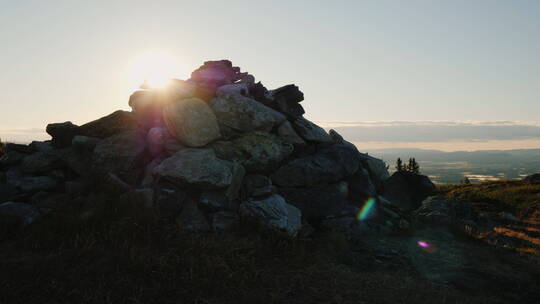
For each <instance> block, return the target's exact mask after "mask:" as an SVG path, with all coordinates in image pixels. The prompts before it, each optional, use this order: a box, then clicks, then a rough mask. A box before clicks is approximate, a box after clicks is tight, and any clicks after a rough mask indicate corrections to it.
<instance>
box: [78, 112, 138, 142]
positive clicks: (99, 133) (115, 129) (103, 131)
mask: <svg viewBox="0 0 540 304" xmlns="http://www.w3.org/2000/svg"><path fill="white" fill-rule="evenodd" d="M136 127H137V121H136V120H135V116H134V115H133V114H132V113H130V112H127V111H121V110H119V111H116V112H113V113H111V114H109V115H107V116H105V117H102V118H100V119H97V120H94V121H91V122H89V123H86V124H84V125H82V126H80V127H79V133H78V135H84V136H88V137H97V138H107V137H110V136H113V135H116V134H119V133H123V132H127V131H133V130H135V128H136ZM72 139H73V138H72ZM70 143H71V140H70Z"/></svg>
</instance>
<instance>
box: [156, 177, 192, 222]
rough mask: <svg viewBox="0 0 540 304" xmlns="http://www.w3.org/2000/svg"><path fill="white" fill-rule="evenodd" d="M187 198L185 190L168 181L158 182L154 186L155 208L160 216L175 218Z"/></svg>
mask: <svg viewBox="0 0 540 304" xmlns="http://www.w3.org/2000/svg"><path fill="white" fill-rule="evenodd" d="M186 198H187V194H186V192H185V191H182V190H181V189H178V188H177V187H175V186H174V185H170V184H168V183H160V184H158V185H157V187H156V200H155V204H156V209H157V210H158V212H159V215H160V216H161V217H162V218H169V219H172V218H176V217H177V216H178V214H180V211H182V207H183V206H184V201H185V200H186Z"/></svg>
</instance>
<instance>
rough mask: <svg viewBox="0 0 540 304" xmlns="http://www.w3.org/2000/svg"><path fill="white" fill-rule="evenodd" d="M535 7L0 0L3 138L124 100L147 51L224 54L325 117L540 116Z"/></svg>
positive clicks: (181, 66) (191, 59) (173, 62)
mask: <svg viewBox="0 0 540 304" xmlns="http://www.w3.org/2000/svg"><path fill="white" fill-rule="evenodd" d="M538 16H540V1H535V0H531V1H520V0H514V1H497V0H490V1H483V0H476V1H458V0H455V1H427V0H426V1H415V0H410V1H384V0H377V1H315V0H311V1H292V0H289V1H264V2H263V1H205V0H199V1H182V0H175V1H136V0H130V1H111V0H109V1H73V0H71V1H61V0H56V1H54V0H51V1H30V0H18V1H13V0H0V45H1V47H0V91H1V94H0V137H3V138H7V139H10V140H27V139H28V138H29V137H31V136H36V138H39V137H43V136H44V135H43V130H44V128H45V126H46V124H47V123H50V122H63V121H72V122H74V123H77V124H82V123H85V122H87V121H90V120H93V119H96V118H98V117H101V116H103V115H106V114H109V113H111V112H113V111H115V110H117V109H125V110H129V107H128V105H127V101H128V98H129V95H130V94H131V93H132V91H133V90H134V89H135V88H136V86H137V84H138V82H140V81H141V77H142V76H141V74H143V73H144V71H142V70H144V65H143V66H142V67H141V65H140V64H139V63H140V62H139V61H140V58H143V57H144V56H146V55H147V54H159V55H160V56H163V57H166V58H167V60H168V61H167V63H170V64H169V65H168V66H167V67H166V70H168V72H169V73H170V74H171V75H170V76H171V77H177V78H187V77H189V74H190V72H191V71H192V70H194V69H195V68H197V67H198V66H199V65H201V64H202V62H203V61H206V60H216V59H224V58H227V59H230V60H231V61H233V63H234V64H235V65H237V66H240V67H241V68H242V70H244V71H248V72H250V73H251V74H253V75H254V76H255V77H256V78H257V80H260V81H262V82H263V84H265V85H266V86H267V87H268V88H270V89H271V88H276V87H279V86H281V85H285V84H289V83H295V84H297V85H299V86H300V88H301V90H302V91H303V92H304V95H305V98H306V99H305V101H304V102H303V106H304V108H305V109H306V112H307V114H306V117H308V118H309V119H312V120H314V121H317V122H322V123H324V122H374V123H380V122H388V121H391V122H396V121H397V122H399V121H406V122H409V123H412V124H415V123H417V124H418V125H419V126H424V127H425V124H424V122H426V121H430V122H437V121H444V122H468V123H477V122H501V121H505V122H511V123H513V124H520V125H524V126H530V125H535V124H537V123H539V122H540V115H539V114H540V18H539V17H538ZM138 60H139V61H138ZM138 62H139V63H138ZM167 63H166V64H167ZM156 64H158V63H156ZM159 64H163V63H159ZM143 79H144V78H143ZM503 126H506V124H503ZM447 127H448V128H451V126H447ZM426 128H429V127H426ZM371 130H372V131H374V132H375V131H377V132H382V131H381V130H374V129H371ZM383 131H384V130H383ZM364 133H365V132H364ZM383 133H384V132H383ZM383 133H381V137H384V136H383V135H384V134H383ZM372 135H373V134H370V140H371V139H372V137H373V136H372ZM376 135H377V134H375V136H376ZM489 137H490V136H487V138H489ZM355 138H357V137H355ZM531 139H533V140H534V139H540V135H538V136H537V137H535V136H534V134H533V135H530V136H529V137H527V140H531ZM359 140H360V141H367V139H364V138H360V139H359ZM445 140H447V139H446V138H444V137H441V138H439V139H438V141H445ZM460 140H461V139H460ZM463 140H465V141H470V140H469V139H467V138H464V139H463ZM486 140H489V139H486ZM497 140H498V139H497ZM506 140H516V138H512V139H506ZM421 141H422V140H420V141H419V142H421ZM394 142H395V141H394ZM423 142H426V140H423Z"/></svg>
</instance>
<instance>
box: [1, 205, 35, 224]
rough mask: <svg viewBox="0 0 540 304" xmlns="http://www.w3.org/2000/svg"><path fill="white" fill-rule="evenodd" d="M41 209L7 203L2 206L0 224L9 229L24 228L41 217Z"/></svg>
mask: <svg viewBox="0 0 540 304" xmlns="http://www.w3.org/2000/svg"><path fill="white" fill-rule="evenodd" d="M40 215H41V214H40V212H39V209H38V208H36V207H34V206H32V205H29V204H24V203H15V202H6V203H2V204H0V224H2V225H1V226H9V227H13V226H15V227H24V226H28V225H30V224H32V223H33V222H35V221H36V220H37V219H38V218H39V217H40Z"/></svg>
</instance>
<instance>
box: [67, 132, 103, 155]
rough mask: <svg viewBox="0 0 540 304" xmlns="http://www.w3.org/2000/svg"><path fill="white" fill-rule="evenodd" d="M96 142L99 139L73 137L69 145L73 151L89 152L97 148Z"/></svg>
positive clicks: (80, 136)
mask: <svg viewBox="0 0 540 304" xmlns="http://www.w3.org/2000/svg"><path fill="white" fill-rule="evenodd" d="M98 142H99V138H97V137H88V136H82V135H77V136H75V137H73V140H72V141H71V145H72V146H73V148H74V149H77V150H80V151H88V152H91V151H94V148H95V147H96V146H97V144H98Z"/></svg>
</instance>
